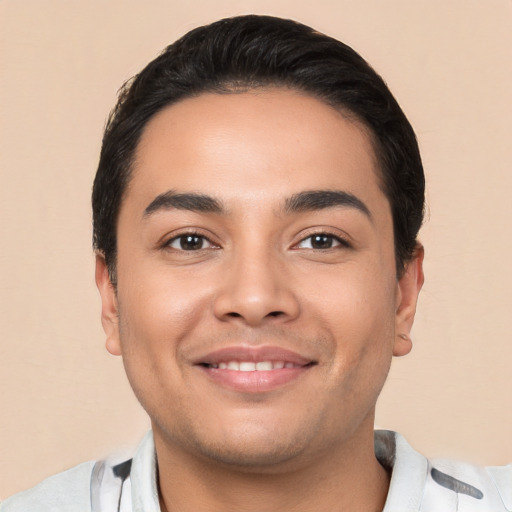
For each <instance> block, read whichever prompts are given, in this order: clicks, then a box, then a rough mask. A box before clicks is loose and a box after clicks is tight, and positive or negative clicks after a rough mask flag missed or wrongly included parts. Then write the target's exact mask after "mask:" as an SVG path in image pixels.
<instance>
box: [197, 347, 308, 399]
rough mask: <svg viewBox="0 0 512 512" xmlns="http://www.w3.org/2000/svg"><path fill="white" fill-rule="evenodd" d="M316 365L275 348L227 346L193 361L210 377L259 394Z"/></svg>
mask: <svg viewBox="0 0 512 512" xmlns="http://www.w3.org/2000/svg"><path fill="white" fill-rule="evenodd" d="M315 364H316V362H315V361H313V360H311V359H306V358H304V357H302V356H300V355H299V354H297V353H295V352H292V351H289V350H286V349H282V348H278V347H247V346H241V347H228V348H225V349H221V350H217V351H215V352H212V353H210V354H208V355H207V356H206V357H204V358H202V359H201V360H200V361H198V362H197V363H196V366H197V367H199V368H200V369H202V370H203V371H204V372H205V373H206V374H207V375H208V376H209V378H210V379H211V380H213V381H214V382H216V383H217V384H220V385H221V386H224V387H228V388H230V389H232V390H235V391H239V392H243V393H262V392H265V391H271V390H273V389H275V388H277V387H279V386H282V385H284V384H287V383H289V382H291V381H293V380H295V379H297V378H298V377H299V376H301V375H302V374H304V373H305V372H306V371H308V370H309V369H310V368H312V367H313V366H314V365H315Z"/></svg>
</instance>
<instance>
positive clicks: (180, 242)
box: [167, 234, 212, 251]
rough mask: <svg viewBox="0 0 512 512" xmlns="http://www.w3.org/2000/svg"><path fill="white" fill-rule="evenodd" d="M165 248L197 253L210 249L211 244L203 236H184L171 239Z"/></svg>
mask: <svg viewBox="0 0 512 512" xmlns="http://www.w3.org/2000/svg"><path fill="white" fill-rule="evenodd" d="M167 246H168V247H171V248H172V249H176V250H179V251H199V250H201V249H206V248H210V247H211V246H212V243H211V242H210V241H209V240H208V239H207V238H205V237H204V236H200V235H194V234H186V235H180V236H177V237H176V238H173V239H172V240H170V241H169V243H168V244H167Z"/></svg>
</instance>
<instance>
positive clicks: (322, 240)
mask: <svg viewBox="0 0 512 512" xmlns="http://www.w3.org/2000/svg"><path fill="white" fill-rule="evenodd" d="M333 242H334V239H333V237H332V236H329V235H314V236H312V237H311V247H312V248H313V249H330V248H331V247H332V245H333Z"/></svg>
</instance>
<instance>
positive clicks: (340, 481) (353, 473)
mask: <svg viewBox="0 0 512 512" xmlns="http://www.w3.org/2000/svg"><path fill="white" fill-rule="evenodd" d="M363 434H364V435H362V434H361V433H358V434H356V435H355V436H353V437H352V438H351V439H350V440H348V441H347V443H345V446H343V447H338V448H336V449H333V447H332V446H331V447H329V448H328V449H326V450H325V453H321V454H318V456H316V457H315V458H314V459H311V460H310V461H308V462H307V463H300V464H296V463H295V464H291V463H286V467H282V466H281V467H279V468H276V467H273V468H257V469H252V470H248V469H246V468H243V469H240V468H230V467H225V466H221V465H218V464H217V463H215V462H212V461H207V460H204V459H200V458H197V457H195V456H191V455H190V453H187V452H184V451H181V450H179V449H176V448H175V447H169V446H168V445H167V444H165V443H164V442H162V441H163V440H162V439H161V438H160V437H159V436H158V435H155V445H156V449H157V456H158V469H159V472H158V473H159V487H160V501H161V508H162V512H187V511H194V512H217V511H219V510H222V511H225V512H231V511H233V512H235V511H236V512H261V510H265V511H266V512H274V511H275V512H277V511H282V510H287V511H288V512H313V511H314V512H323V511H326V512H327V511H329V512H333V511H340V512H341V511H361V512H378V511H381V510H382V509H383V508H384V503H385V501H386V496H387V491H388V487H389V475H388V474H387V472H386V471H385V470H384V468H382V466H381V465H380V464H379V463H378V461H377V459H376V458H375V454H374V448H373V429H371V430H370V432H364V433H363ZM363 441H364V442H363Z"/></svg>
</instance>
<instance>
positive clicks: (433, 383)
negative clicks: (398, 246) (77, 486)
mask: <svg viewBox="0 0 512 512" xmlns="http://www.w3.org/2000/svg"><path fill="white" fill-rule="evenodd" d="M250 12H255V13H260V14H274V15H279V16H283V17H291V18H295V19H297V20H299V21H302V22H305V23H306V24H309V25H312V26H314V27H315V28H317V29H318V30H321V31H323V32H326V33H328V34H330V35H333V36H335V37H337V38H339V39H341V40H343V41H344V42H346V43H348V44H350V45H351V46H353V47H354V48H355V49H356V50H358V51H359V52H361V53H362V55H363V56H365V58H367V59H368V60H369V62H370V63H372V65H373V66H374V67H375V68H376V69H377V70H378V71H379V72H380V73H381V74H382V75H383V76H384V78H385V79H386V80H387V82H388V84H389V86H390V88H391V90H392V91H393V92H394V94H395V95H396V97H397V99H398V100H399V102H400V103H401V105H402V107H403V108H404V110H405V112H406V113H407V115H408V116H409V118H410V120H411V122H412V124H413V125H414V127H415V129H416V132H417V135H418V138H419V142H420V147H421V149H422V152H423V159H424V164H425V170H426V174H427V186H428V196H427V197H428V206H429V212H428V220H427V223H426V225H425V227H424V228H423V231H422V235H421V239H422V241H423V243H424V245H425V247H426V261H425V272H426V279H427V280H426V284H425V287H424V290H423V293H422V297H421V300H420V305H419V311H418V315H417V321H416V326H415V329H414V331H413V341H414V349H413V352H412V353H411V354H410V355H409V356H407V357H405V358H403V359H400V360H396V361H395V362H394V363H393V367H392V370H391V374H390V377H389V381H388V383H387V385H386V387H385V390H384V392H383V395H382V397H381V401H380V405H379V406H378V411H377V424H378V425H379V426H381V427H385V428H391V429H396V430H399V431H400V432H402V433H403V434H404V435H405V436H406V437H407V438H408V440H409V441H410V442H411V443H412V445H413V446H414V447H416V448H417V449H418V450H420V451H422V452H423V453H425V454H427V455H429V456H433V457H438V456H446V457H454V458H459V459H466V460H469V461H473V462H478V463H482V464H502V463H505V462H507V461H510V460H512V436H511V435H510V430H511V424H512V407H511V398H512V377H511V371H510V366H511V360H512V336H511V332H512V314H511V306H512V264H511V262H510V260H509V258H510V257H511V255H512V236H511V235H512V228H511V223H510V221H511V219H512V200H511V192H512V172H511V164H512V158H511V147H512V144H511V141H510V133H511V129H510V126H511V120H512V104H511V100H510V91H511V90H512V84H511V74H512V73H511V63H512V31H511V30H510V28H511V22H512V2H511V1H510V0H486V1H485V2H483V1H481V0H477V1H475V0H461V1H454V0H444V1H411V0H395V1H392V0H389V1H385V0H373V1H371V0H358V1H357V2H356V1H343V0H333V1H330V0H316V1H315V2H297V0H295V1H284V0H283V1H276V0H268V1H267V0H245V1H242V0H239V1H237V0H231V1H230V0H216V1H214V2H211V1H206V0H205V1H199V0H192V1H187V2H184V1H177V0H168V1H156V0H149V1H138V2H134V1H106V0H105V1H101V2H100V1H91V0H88V1H85V0H84V1H71V2H70V1H68V0H44V1H41V0H3V1H1V2H0V51H1V53H0V130H1V131H0V173H1V176H0V241H1V252H0V263H1V273H0V275H1V277H0V293H1V297H0V320H1V325H0V328H1V330H0V336H1V338H0V498H3V497H6V496H7V495H9V494H11V493H13V492H15V491H18V490H21V489H23V488H26V487H27V486H30V485H33V484H35V483H36V482H37V481H39V480H41V479H42V478H43V477H45V476H47V475H50V474H52V473H55V472H57V471H61V470H63V469H65V468H67V467H70V466H72V465H75V464H77V463H79V462H82V461H84V460H88V459H95V458H99V457H103V456H105V455H107V454H108V453H111V452H116V453H123V452H129V451H130V449H131V448H132V447H134V446H135V445H136V444H137V442H138V441H139V439H140V438H141V436H142V435H143V433H144V432H145V430H146V429H147V428H148V425H149V422H148V420H147V419H146V416H145V413H144V412H143V411H142V410H141V408H140V406H139V405H138V404H137V403H136V400H135V399H134V398H133V396H132V392H131V390H130V389H129V386H128V384H127V381H126V378H125V376H124V372H123V368H122V362H121V361H120V360H119V359H117V358H114V357H112V356H109V355H108V354H107V352H106V351H105V349H104V346H103V343H104V336H103V333H102V330H101V326H100V303H99V298H98V295H97V292H96V289H95V286H94V280H93V266H94V259H93V254H92V250H91V243H90V241H91V214H90V200H89V199H90V191H91V184H92V180H93V176H94V172H95V166H96V163H97V159H98V154H99V148H100V139H101V135H102V128H103V126H104V123H105V119H106V116H107V113H108V111H109V110H110V108H111V107H112V106H113V104H114V101H115V95H116V90H117V89H118V87H119V86H120V85H121V84H122V83H123V82H124V81H125V80H126V79H128V78H129V77H130V76H132V75H133V74H134V73H135V72H137V71H138V70H139V69H140V68H141V67H142V66H143V65H144V64H145V63H147V62H148V61H149V60H150V59H151V58H153V57H154V56H155V55H156V54H157V53H158V52H159V51H160V50H161V49H162V48H163V47H164V46H166V45H167V44H169V43H170V42H172V41H173V40H174V39H176V38H177V37H178V36H180V35H182V34H183V33H184V32H186V31H187V30H189V29H191V28H193V27H195V26H197V25H199V24H204V23H207V22H210V21H213V20H215V19H218V18H220V17H225V16H232V15H236V14H242V13H250Z"/></svg>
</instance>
